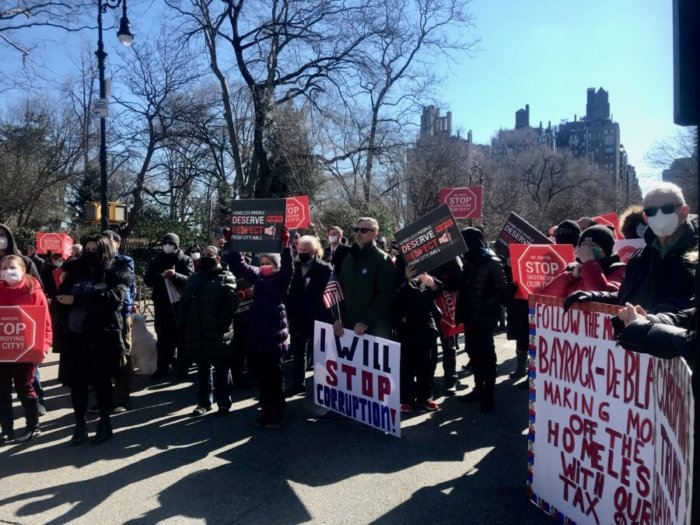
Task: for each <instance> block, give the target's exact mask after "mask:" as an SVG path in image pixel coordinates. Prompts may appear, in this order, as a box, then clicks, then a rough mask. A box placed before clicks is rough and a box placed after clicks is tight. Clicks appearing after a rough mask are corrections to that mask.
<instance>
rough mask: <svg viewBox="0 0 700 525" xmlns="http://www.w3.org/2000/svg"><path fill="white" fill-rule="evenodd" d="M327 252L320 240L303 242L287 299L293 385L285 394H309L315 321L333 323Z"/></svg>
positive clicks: (311, 238)
mask: <svg viewBox="0 0 700 525" xmlns="http://www.w3.org/2000/svg"><path fill="white" fill-rule="evenodd" d="M322 256H323V249H322V248H321V243H320V241H319V240H318V238H317V237H314V236H313V235H304V236H303V237H302V238H301V239H299V245H298V248H297V259H298V261H297V263H296V264H294V276H293V277H292V284H291V286H290V288H289V296H288V297H287V317H288V319H289V332H290V337H291V344H290V349H289V350H290V353H291V354H292V361H293V363H292V368H293V369H292V384H291V385H289V387H288V388H287V390H286V391H285V395H287V396H292V395H295V394H301V393H304V392H306V385H305V379H304V374H305V372H306V369H307V361H308V362H309V363H311V362H313V337H314V321H322V322H324V323H331V322H332V319H331V311H330V310H329V309H328V308H326V306H325V305H324V304H323V292H324V290H325V289H326V285H327V284H328V279H329V278H330V276H331V272H332V271H333V268H332V267H331V265H330V264H328V263H325V262H323V261H322V260H321V257H322Z"/></svg>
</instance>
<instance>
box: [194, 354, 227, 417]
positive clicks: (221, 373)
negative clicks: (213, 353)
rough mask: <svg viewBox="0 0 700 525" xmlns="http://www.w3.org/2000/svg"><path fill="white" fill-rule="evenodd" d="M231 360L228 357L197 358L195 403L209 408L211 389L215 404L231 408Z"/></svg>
mask: <svg viewBox="0 0 700 525" xmlns="http://www.w3.org/2000/svg"><path fill="white" fill-rule="evenodd" d="M231 361H232V359H231V358H230V357H217V358H214V359H210V358H207V357H200V358H199V359H197V405H199V406H201V407H206V408H210V407H211V403H212V390H213V393H214V399H215V400H216V405H217V406H218V407H219V408H231V385H232V382H231ZM212 366H213V367H214V373H213V376H212Z"/></svg>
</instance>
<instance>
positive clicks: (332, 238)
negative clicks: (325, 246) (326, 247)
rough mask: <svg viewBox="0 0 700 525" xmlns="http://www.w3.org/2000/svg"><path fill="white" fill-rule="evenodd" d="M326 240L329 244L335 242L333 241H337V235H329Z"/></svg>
mask: <svg viewBox="0 0 700 525" xmlns="http://www.w3.org/2000/svg"><path fill="white" fill-rule="evenodd" d="M328 241H329V242H330V243H331V244H335V243H337V242H338V236H337V235H329V236H328Z"/></svg>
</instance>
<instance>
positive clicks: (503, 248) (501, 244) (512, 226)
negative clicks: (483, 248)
mask: <svg viewBox="0 0 700 525" xmlns="http://www.w3.org/2000/svg"><path fill="white" fill-rule="evenodd" d="M510 244H552V241H550V240H549V238H548V237H547V236H546V235H545V234H544V233H542V232H541V231H540V230H538V229H537V228H535V227H534V226H533V225H532V224H530V223H529V222H527V221H526V220H525V219H523V218H522V217H520V216H519V215H518V214H517V213H513V212H510V215H509V216H508V219H506V223H505V225H504V226H503V230H501V233H499V234H498V238H497V239H496V242H495V243H494V247H493V250H494V251H495V252H496V253H497V254H498V255H500V256H501V257H503V258H504V259H508V257H510V252H509V251H508V246H509V245H510Z"/></svg>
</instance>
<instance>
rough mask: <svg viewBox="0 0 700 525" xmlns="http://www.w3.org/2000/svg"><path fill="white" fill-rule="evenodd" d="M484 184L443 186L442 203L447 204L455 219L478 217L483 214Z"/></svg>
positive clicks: (441, 192) (441, 191)
mask: <svg viewBox="0 0 700 525" xmlns="http://www.w3.org/2000/svg"><path fill="white" fill-rule="evenodd" d="M483 190H484V187H483V186H469V187H464V188H443V189H441V190H440V204H447V207H448V208H450V211H451V212H452V216H453V217H454V218H455V219H478V218H480V217H481V215H482V200H483Z"/></svg>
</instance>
